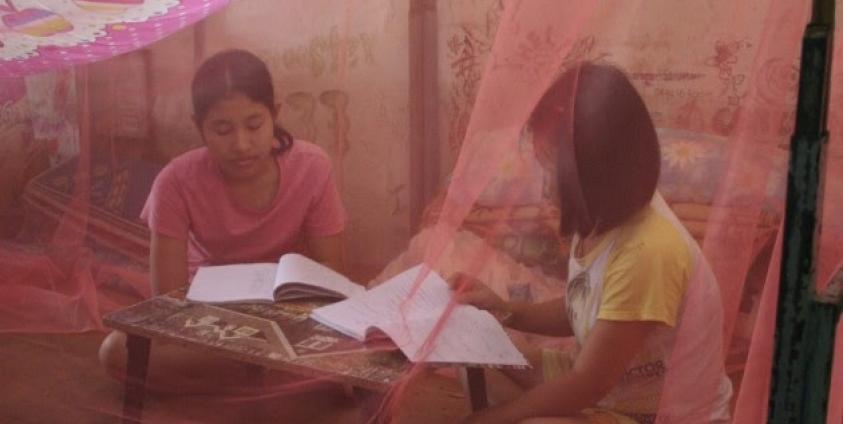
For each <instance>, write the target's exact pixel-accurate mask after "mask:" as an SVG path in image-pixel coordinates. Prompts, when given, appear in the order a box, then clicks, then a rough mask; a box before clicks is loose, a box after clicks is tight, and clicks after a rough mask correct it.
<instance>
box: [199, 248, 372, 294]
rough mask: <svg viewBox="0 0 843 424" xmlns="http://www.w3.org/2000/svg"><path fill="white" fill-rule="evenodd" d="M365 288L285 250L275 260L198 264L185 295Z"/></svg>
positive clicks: (335, 291) (328, 291)
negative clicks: (255, 262) (233, 263)
mask: <svg viewBox="0 0 843 424" xmlns="http://www.w3.org/2000/svg"><path fill="white" fill-rule="evenodd" d="M365 291H366V289H365V288H363V286H361V285H359V284H356V283H354V282H352V281H351V280H349V279H348V278H345V276H343V275H342V274H340V273H338V272H335V271H333V270H332V269H330V268H328V267H326V266H324V265H322V264H320V263H318V262H316V261H314V260H312V259H309V258H307V257H305V256H302V255H299V254H295V253H289V254H286V255H284V256H282V257H281V259H279V260H278V263H277V264H272V263H258V264H236V265H219V266H207V267H200V268H199V270H198V271H196V276H195V277H193V281H192V282H191V283H190V288H189V289H188V291H187V296H186V298H187V300H191V301H195V302H206V303H230V302H274V301H276V300H294V299H303V298H310V297H327V298H334V299H344V298H347V297H352V296H354V295H358V294H361V293H364V292H365Z"/></svg>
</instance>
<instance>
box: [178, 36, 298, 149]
mask: <svg viewBox="0 0 843 424" xmlns="http://www.w3.org/2000/svg"><path fill="white" fill-rule="evenodd" d="M233 91H236V92H239V93H243V94H244V95H246V96H247V97H249V99H251V100H252V101H255V102H257V103H260V104H262V105H264V106H266V107H267V108H268V109H269V111H270V113H271V114H272V117H273V119H275V117H276V115H277V112H278V109H277V107H276V106H275V90H274V88H273V86H272V75H271V74H270V73H269V69H268V68H267V66H266V63H264V62H263V61H262V60H261V59H260V58H258V57H257V56H255V55H254V54H252V53H249V52H247V51H245V50H238V49H233V50H226V51H223V52H220V53H217V54H215V55H213V56H212V57H210V58H209V59H208V60H206V61H205V62H204V63H202V65H201V66H200V67H199V69H198V70H197V71H196V74H195V75H194V76H193V83H192V84H191V92H192V96H193V114H194V116H195V119H196V123H197V126H201V125H200V124H201V123H202V122H203V121H204V120H205V118H206V117H207V116H208V112H209V111H210V109H211V106H213V104H214V103H216V102H217V101H219V100H220V99H222V98H223V97H225V96H226V95H228V94H229V93H231V92H233ZM273 135H274V136H275V138H276V139H277V140H278V142H279V143H280V146H279V147H278V148H276V149H274V150H273V152H274V153H275V154H281V153H284V152H285V151H287V150H288V149H289V148H290V146H292V145H293V136H292V135H291V134H290V133H289V132H287V130H285V129H284V128H282V127H281V126H279V125H278V124H276V123H274V121H273Z"/></svg>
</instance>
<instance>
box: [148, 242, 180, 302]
mask: <svg viewBox="0 0 843 424" xmlns="http://www.w3.org/2000/svg"><path fill="white" fill-rule="evenodd" d="M149 275H150V279H151V283H152V295H153V296H157V295H159V294H164V293H168V292H171V291H173V290H175V289H177V288H179V287H181V286H184V285H185V284H187V241H186V240H179V239H177V238H173V237H168V236H165V235H162V234H158V233H156V232H153V233H152V238H151V240H150V244H149Z"/></svg>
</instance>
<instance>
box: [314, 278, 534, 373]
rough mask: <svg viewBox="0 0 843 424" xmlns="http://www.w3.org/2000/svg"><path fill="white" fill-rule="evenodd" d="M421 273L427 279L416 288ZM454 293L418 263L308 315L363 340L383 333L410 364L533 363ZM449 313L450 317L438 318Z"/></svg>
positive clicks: (484, 314) (491, 321)
mask: <svg viewBox="0 0 843 424" xmlns="http://www.w3.org/2000/svg"><path fill="white" fill-rule="evenodd" d="M420 273H425V275H424V280H422V281H421V283H420V284H419V285H418V287H416V283H417V279H418V276H419V274H420ZM451 296H452V294H451V289H450V288H449V287H448V284H447V283H446V282H445V280H443V279H442V277H440V276H439V275H438V274H437V273H436V272H434V271H432V270H430V269H424V268H423V267H422V265H419V266H416V267H413V268H410V269H408V270H407V271H404V272H403V273H401V274H399V275H397V276H395V277H393V278H391V279H389V280H387V281H386V282H384V283H383V284H381V285H379V286H377V287H374V288H372V289H370V290H368V291H366V292H364V293H361V294H357V295H354V296H351V297H349V298H348V299H346V300H343V301H340V302H337V303H334V304H331V305H327V306H323V307H320V308H317V309H314V310H313V311H312V312H311V314H310V317H311V318H312V319H314V320H315V321H317V322H319V323H320V324H323V325H325V326H328V327H331V328H333V329H335V330H337V331H339V332H341V333H343V334H346V335H348V336H350V337H353V338H355V339H357V340H360V341H363V340H365V339H366V338H367V336H370V335H371V334H372V333H376V332H378V331H379V332H382V333H384V334H386V335H387V336H388V337H389V338H390V339H392V341H393V342H394V343H395V344H396V345H397V346H398V348H399V349H401V351H402V352H403V353H404V355H405V356H406V357H407V358H408V359H409V360H410V361H412V362H426V363H441V364H460V365H468V366H504V367H517V368H525V367H529V364H528V362H527V360H526V359H525V358H524V356H523V355H522V354H521V352H519V351H518V349H517V348H516V347H515V345H513V344H512V341H511V340H510V339H509V336H508V335H507V333H506V331H504V329H503V327H502V326H501V324H500V323H499V322H498V320H497V319H495V317H494V316H492V314H490V313H489V312H487V311H483V310H480V309H478V308H476V307H474V306H470V305H463V304H451ZM446 311H448V313H449V315H448V317H447V319H445V320H444V321H441V322H440V318H441V317H442V316H443V314H444V313H445V312H446ZM431 335H433V337H431Z"/></svg>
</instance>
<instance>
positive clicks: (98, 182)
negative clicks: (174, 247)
mask: <svg viewBox="0 0 843 424" xmlns="http://www.w3.org/2000/svg"><path fill="white" fill-rule="evenodd" d="M78 167H79V160H78V158H73V159H70V160H68V161H66V162H64V163H61V164H59V165H58V166H56V167H54V168H51V169H49V170H47V171H45V172H44V173H42V174H40V175H38V176H37V177H35V178H33V179H32V181H30V182H29V183H28V184H27V186H26V189H25V190H24V194H23V199H24V202H25V205H26V207H27V209H28V211H29V212H30V213H28V215H30V216H31V218H29V219H30V222H29V223H28V225H27V228H29V229H32V228H39V230H35V232H36V234H35V236H39V235H41V236H44V235H46V236H48V237H49V235H50V233H51V230H52V229H54V228H55V227H56V226H57V225H58V223H59V221H60V220H66V222H69V223H72V224H75V223H77V222H78V219H79V218H82V216H81V215H80V214H81V212H80V211H79V210H76V209H75V208H74V207H72V206H71V202H72V199H73V196H74V190H75V189H76V173H77V170H78ZM161 167H162V166H161V165H158V164H153V163H149V162H145V161H142V160H137V159H131V160H127V161H124V162H122V163H116V162H113V161H111V160H108V159H106V158H103V157H93V158H91V162H90V170H91V171H90V209H89V213H88V241H89V242H91V243H92V246H93V247H98V248H102V249H106V250H110V251H113V253H118V254H121V255H124V256H127V257H129V258H131V259H133V260H136V261H139V262H140V263H146V262H147V261H148V256H149V230H148V229H147V227H146V224H145V223H144V222H143V221H141V220H140V211H141V209H142V208H143V205H144V203H145V202H146V198H147V196H148V195H149V191H150V189H151V187H152V182H153V181H154V179H155V176H156V175H157V174H158V172H159V171H160V170H161ZM34 221H39V222H34Z"/></svg>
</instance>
